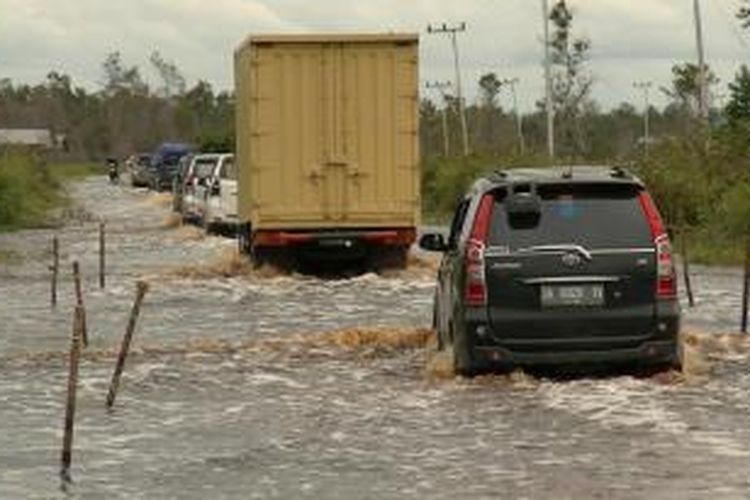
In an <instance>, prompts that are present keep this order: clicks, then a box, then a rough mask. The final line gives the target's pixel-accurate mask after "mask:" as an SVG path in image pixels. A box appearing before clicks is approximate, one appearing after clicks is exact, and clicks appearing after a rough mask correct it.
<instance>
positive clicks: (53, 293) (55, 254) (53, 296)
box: [49, 235, 60, 307]
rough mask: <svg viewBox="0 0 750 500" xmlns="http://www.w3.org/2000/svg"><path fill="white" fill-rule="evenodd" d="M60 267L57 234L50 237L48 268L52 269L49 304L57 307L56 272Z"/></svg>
mask: <svg viewBox="0 0 750 500" xmlns="http://www.w3.org/2000/svg"><path fill="white" fill-rule="evenodd" d="M59 269H60V241H59V240H58V239H57V235H55V236H53V237H52V265H51V266H50V267H49V270H50V271H52V283H51V288H50V304H51V305H52V307H57V274H58V272H59Z"/></svg>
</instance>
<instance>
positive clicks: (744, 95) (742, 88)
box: [726, 64, 750, 125]
mask: <svg viewBox="0 0 750 500" xmlns="http://www.w3.org/2000/svg"><path fill="white" fill-rule="evenodd" d="M726 114H727V118H728V119H729V122H730V123H731V124H733V125H737V124H739V123H744V124H749V125H750V69H748V67H747V66H746V65H744V64H743V65H742V67H740V70H739V72H738V73H737V75H736V76H735V77H734V81H733V82H730V83H729V102H728V103H727V106H726Z"/></svg>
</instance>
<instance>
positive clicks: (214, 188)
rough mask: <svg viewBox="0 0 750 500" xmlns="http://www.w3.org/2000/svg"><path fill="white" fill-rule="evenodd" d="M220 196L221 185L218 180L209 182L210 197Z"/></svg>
mask: <svg viewBox="0 0 750 500" xmlns="http://www.w3.org/2000/svg"><path fill="white" fill-rule="evenodd" d="M220 194H221V183H220V182H219V179H214V180H213V182H211V195H212V196H219V195H220Z"/></svg>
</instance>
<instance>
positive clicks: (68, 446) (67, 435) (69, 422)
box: [60, 306, 83, 484]
mask: <svg viewBox="0 0 750 500" xmlns="http://www.w3.org/2000/svg"><path fill="white" fill-rule="evenodd" d="M82 325H83V309H82V308H81V307H79V306H76V308H75V316H74V318H73V336H72V340H71V343H70V366H69V371H68V399H67V402H66V405H65V428H64V431H63V447H62V456H61V466H60V477H61V478H62V480H63V483H64V484H65V483H70V482H71V477H70V463H71V459H72V455H73V424H74V422H75V414H76V391H77V389H78V362H79V360H80V355H81V344H80V340H81V330H82Z"/></svg>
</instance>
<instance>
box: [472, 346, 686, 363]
mask: <svg viewBox="0 0 750 500" xmlns="http://www.w3.org/2000/svg"><path fill="white" fill-rule="evenodd" d="M676 356H677V340H676V339H675V340H659V341H650V342H644V343H642V344H641V345H640V346H638V347H635V348H628V349H622V348H618V349H608V350H597V351H568V350H566V351H536V352H518V351H510V350H508V349H505V348H503V347H500V346H497V347H494V346H493V347H487V346H477V347H475V348H474V357H475V359H476V362H477V363H479V364H484V365H489V366H491V365H495V364H508V365H527V366H528V365H565V364H579V363H581V364H584V363H592V364H593V363H604V362H607V363H626V362H641V363H649V364H651V363H653V364H656V363H670V362H674V361H676Z"/></svg>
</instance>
